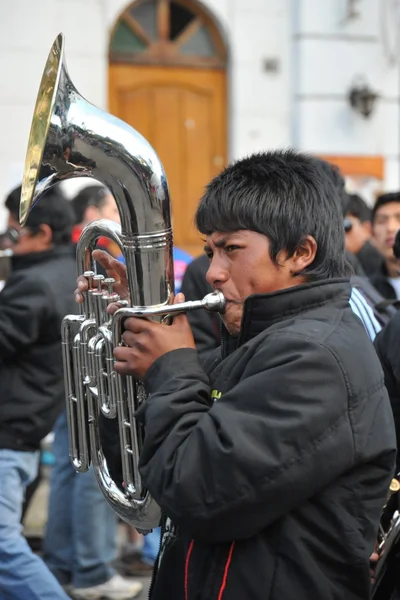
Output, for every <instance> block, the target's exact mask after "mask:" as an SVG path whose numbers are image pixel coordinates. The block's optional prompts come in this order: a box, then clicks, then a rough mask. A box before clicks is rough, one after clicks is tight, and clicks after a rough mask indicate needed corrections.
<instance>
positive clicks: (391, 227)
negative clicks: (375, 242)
mask: <svg viewBox="0 0 400 600" xmlns="http://www.w3.org/2000/svg"><path fill="white" fill-rule="evenodd" d="M399 227H400V223H399V221H398V219H397V218H396V217H392V218H391V219H389V223H388V231H389V233H396V232H397V231H398V229H399Z"/></svg>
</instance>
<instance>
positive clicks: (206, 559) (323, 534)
mask: <svg viewBox="0 0 400 600" xmlns="http://www.w3.org/2000/svg"><path fill="white" fill-rule="evenodd" d="M328 171H329V170H328ZM196 222H197V226H198V229H199V230H200V232H202V233H203V234H204V235H205V237H206V246H205V251H206V254H207V255H208V257H209V259H210V266H209V270H208V273H207V280H208V282H209V283H210V284H211V286H212V287H213V288H214V289H218V290H221V292H222V293H223V294H224V296H225V298H226V302H227V306H226V311H225V313H224V315H223V316H222V321H223V324H224V328H223V334H222V338H223V341H222V346H221V348H220V349H218V350H216V351H215V353H213V354H212V355H211V356H210V357H209V358H208V359H207V361H206V363H205V364H203V365H202V364H201V363H200V362H199V360H198V356H197V353H196V350H195V345H194V341H193V336H192V333H191V330H190V326H189V323H188V320H187V317H186V316H185V315H183V314H181V315H179V316H176V317H175V318H174V321H173V324H172V325H171V326H170V327H166V326H165V325H160V324H158V323H155V322H150V321H148V320H145V319H136V318H135V319H128V320H127V321H126V323H125V328H126V331H125V333H124V336H123V339H124V342H125V344H126V346H125V347H118V348H116V349H115V353H114V354H115V358H116V361H117V362H116V366H115V368H116V370H117V371H118V372H120V373H123V374H127V375H133V376H134V377H136V378H138V379H140V380H142V381H144V385H145V387H146V390H147V392H148V393H149V398H148V400H147V401H146V402H145V403H144V404H143V405H142V406H141V408H140V409H139V411H138V412H137V418H138V419H141V420H142V421H143V422H144V424H145V432H146V436H145V441H144V446H143V451H142V454H141V457H140V463H139V466H140V472H141V475H142V477H143V480H144V482H145V484H146V486H147V488H148V489H149V491H150V493H151V494H152V495H153V497H154V498H155V500H156V501H157V502H158V504H159V505H160V506H161V508H162V510H163V512H164V513H165V515H166V516H167V517H168V521H167V524H168V525H170V526H169V527H167V531H166V532H165V534H164V537H163V546H162V549H161V553H160V557H161V558H160V559H159V561H158V565H157V566H156V572H155V579H154V583H153V586H152V593H151V598H152V600H161V599H162V600H195V599H196V600H266V599H267V598H268V599H269V600H294V599H296V600H310V599H315V600H316V599H319V600H334V599H335V600H336V599H337V598H345V599H346V600H367V599H368V598H369V597H370V573H369V557H370V555H371V553H372V551H373V547H374V543H375V540H376V535H377V530H378V524H379V517H380V512H381V508H382V506H383V504H384V501H385V497H386V493H387V490H388V486H389V483H390V480H391V477H392V473H393V468H394V461H395V445H396V444H395V435H394V427H393V417H392V412H391V408H390V405H389V401H388V397H387V393H386V390H385V387H384V384H383V378H382V371H381V368H380V366H379V362H378V359H377V357H376V355H375V352H374V348H373V346H372V344H371V343H370V341H369V339H368V337H367V335H366V333H365V331H364V329H363V326H362V324H361V322H360V320H359V319H358V318H357V317H356V316H355V315H354V314H353V313H352V311H351V309H350V306H349V296H350V284H349V279H348V267H347V264H346V261H345V258H344V231H343V218H342V215H341V210H340V203H339V199H338V197H337V190H336V189H335V186H334V184H333V182H332V180H331V179H330V178H329V175H328V174H327V169H326V168H322V166H321V161H319V160H318V159H315V158H312V157H309V156H306V155H303V154H298V153H295V152H293V151H276V152H269V153H262V154H259V155H255V156H251V157H249V158H246V159H244V160H241V161H239V162H237V163H235V164H233V165H232V166H230V167H228V168H227V169H226V170H225V171H223V172H222V173H221V174H220V175H218V176H217V177H216V178H215V179H214V180H213V181H211V183H210V184H209V185H208V187H207V188H206V191H205V193H204V196H203V198H202V199H201V201H200V204H199V207H198V210H197V214H196ZM96 259H97V260H99V261H100V262H102V264H103V266H104V267H105V268H106V269H107V270H108V274H109V275H110V276H114V277H116V276H117V277H118V278H119V284H118V286H117V287H118V289H117V290H116V291H118V292H119V293H122V295H123V293H124V292H125V293H126V279H125V273H124V271H123V269H122V267H121V265H119V264H117V262H116V261H115V260H113V259H112V258H111V257H108V256H107V255H105V254H97V256H96ZM85 289H86V281H85V280H84V279H83V278H80V279H79V280H78V290H77V300H78V301H81V300H82V296H81V292H84V291H85ZM182 300H183V297H182V295H181V294H180V295H179V294H178V296H177V297H176V298H175V302H176V303H179V302H181V301H182ZM114 309H115V307H114Z"/></svg>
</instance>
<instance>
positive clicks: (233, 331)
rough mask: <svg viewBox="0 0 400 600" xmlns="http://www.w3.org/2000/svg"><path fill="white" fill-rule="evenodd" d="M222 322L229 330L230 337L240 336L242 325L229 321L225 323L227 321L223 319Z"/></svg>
mask: <svg viewBox="0 0 400 600" xmlns="http://www.w3.org/2000/svg"><path fill="white" fill-rule="evenodd" d="M222 321H223V323H224V325H225V328H226V329H227V331H228V333H229V334H230V335H233V336H238V335H239V333H240V323H232V322H229V321H225V319H222Z"/></svg>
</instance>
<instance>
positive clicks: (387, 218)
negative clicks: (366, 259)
mask: <svg viewBox="0 0 400 600" xmlns="http://www.w3.org/2000/svg"><path fill="white" fill-rule="evenodd" d="M399 229H400V192H392V193H388V194H382V195H381V196H379V197H378V198H377V200H376V202H375V205H374V207H373V209H372V241H373V244H374V246H375V247H376V248H377V250H378V251H379V252H380V253H381V254H382V256H383V261H382V264H381V267H380V269H379V270H378V271H377V272H376V273H375V275H373V276H372V277H371V283H372V284H373V285H374V286H375V288H376V289H377V290H378V292H379V293H380V294H381V295H382V296H383V297H384V298H386V299H389V300H393V301H397V300H399V299H400V275H399V265H398V261H397V260H396V257H395V256H394V254H393V245H394V240H395V237H396V233H397V232H398V230H399Z"/></svg>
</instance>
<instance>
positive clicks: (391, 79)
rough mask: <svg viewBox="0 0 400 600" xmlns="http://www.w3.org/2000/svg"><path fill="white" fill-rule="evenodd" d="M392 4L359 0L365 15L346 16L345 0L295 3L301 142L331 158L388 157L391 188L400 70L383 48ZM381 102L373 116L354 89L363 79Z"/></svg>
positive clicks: (395, 180)
mask: <svg viewBox="0 0 400 600" xmlns="http://www.w3.org/2000/svg"><path fill="white" fill-rule="evenodd" d="M385 3H386V0H359V1H358V2H356V3H355V6H356V10H357V11H358V12H359V16H358V17H355V18H353V19H348V20H346V19H345V15H346V6H347V1H345V0H323V2H321V0H293V2H292V6H293V8H294V9H295V11H296V13H297V14H296V18H295V19H294V41H293V49H294V52H293V56H294V64H293V68H294V72H295V73H296V77H295V88H294V112H293V123H294V126H293V142H294V143H295V145H296V146H297V147H299V148H300V149H304V150H307V151H312V152H317V153H323V154H345V155H346V154H348V155H382V156H383V157H384V159H385V187H386V188H387V189H394V188H396V187H397V186H398V185H399V183H400V179H399V160H398V154H399V135H400V134H399V125H400V123H399V111H400V105H399V97H398V91H397V90H398V82H399V67H398V66H392V65H390V64H389V62H388V60H387V58H386V56H385V54H384V51H383V45H382V29H381V17H382V14H381V10H382V7H383V5H384V4H385ZM360 75H361V76H364V77H365V78H366V80H367V82H368V84H369V86H370V87H371V88H372V89H373V90H375V91H377V92H378V93H379V94H380V95H381V97H380V99H379V100H378V102H377V104H376V111H375V112H374V113H373V114H372V116H371V117H369V118H368V119H365V118H364V117H362V116H361V115H359V114H357V113H356V112H355V111H354V110H352V109H351V107H350V105H349V102H348V97H347V96H348V92H349V89H350V88H351V86H352V84H353V82H354V81H355V80H357V78H358V77H359V76H360Z"/></svg>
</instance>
